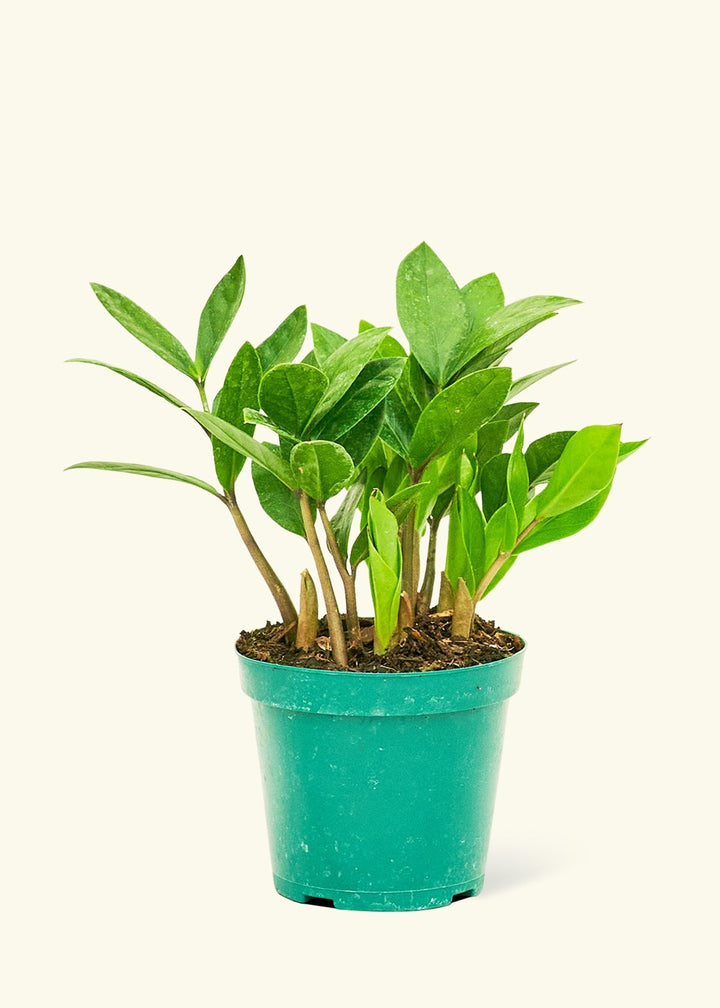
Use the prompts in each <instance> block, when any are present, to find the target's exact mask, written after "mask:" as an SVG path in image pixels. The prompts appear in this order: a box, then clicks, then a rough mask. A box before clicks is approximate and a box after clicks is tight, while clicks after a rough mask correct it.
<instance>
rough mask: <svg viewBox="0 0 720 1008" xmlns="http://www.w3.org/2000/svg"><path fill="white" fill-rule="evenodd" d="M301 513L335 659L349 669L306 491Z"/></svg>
mask: <svg viewBox="0 0 720 1008" xmlns="http://www.w3.org/2000/svg"><path fill="white" fill-rule="evenodd" d="M300 511H301V512H302V518H303V525H304V526H305V538H306V539H307V541H308V546H309V547H310V552H311V553H312V555H313V560H314V561H315V567H316V568H317V572H318V577H319V579H320V587H321V589H322V593H323V598H324V599H325V608H326V610H327V621H328V632H329V634H330V645H331V647H332V653H333V658H334V659H335V661H336V662H337V663H338V665H339V666H340V667H341V668H347V665H348V659H347V646H346V644H345V632H344V630H343V625H342V620H341V619H340V610H339V609H338V604H337V599H336V598H335V592H334V590H333V586H332V581H331V580H330V572H329V570H328V568H327V564H326V563H325V557H324V556H323V552H322V549H321V548H320V540H319V539H318V537H317V532H316V530H315V523H314V522H313V517H312V511H311V509H310V498H309V497H308V495H307V494H306V493H305V491H304V490H301V491H300Z"/></svg>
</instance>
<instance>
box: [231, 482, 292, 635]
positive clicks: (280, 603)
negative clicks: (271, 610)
mask: <svg viewBox="0 0 720 1008" xmlns="http://www.w3.org/2000/svg"><path fill="white" fill-rule="evenodd" d="M221 499H222V500H223V501H224V502H225V504H226V505H227V508H228V510H229V511H230V514H231V515H232V516H233V521H234V522H235V525H236V527H237V530H238V532H239V533H240V536H241V537H242V541H243V542H244V543H245V545H246V546H247V549H248V553H249V554H250V556H251V557H252V559H253V560H254V562H255V566H256V567H257V569H258V570H259V571H260V573H261V574H262V576H263V578H264V580H265V584H266V585H267V586H268V588H269V589H270V594H271V595H272V597H273V598H274V599H275V602H276V604H277V607H278V609H279V610H280V616H281V617H282V621H283V623H284V624H285V626H286V627H288V628H289V627H291V626H292V624H293V623H296V622H297V611H296V609H295V606H294V605H293V601H292V599H291V598H290V596H289V594H288V592H287V590H286V588H285V586H284V585H283V583H282V581H281V580H280V578H279V577H278V576H277V574H276V573H275V571H274V570H273V569H272V567H271V566H270V562H269V561H268V559H267V557H266V556H265V554H264V553H263V551H262V550H261V549H260V547H259V546H258V544H257V542H256V540H255V537H254V536H253V534H252V532H251V531H250V529H249V527H248V523H247V522H246V521H245V518H244V516H243V514H242V511H241V510H240V508H239V507H238V503H237V500H236V498H235V493H234V491H232V490H230V491H228V492H227V494H226V496H225V497H222V498H221Z"/></svg>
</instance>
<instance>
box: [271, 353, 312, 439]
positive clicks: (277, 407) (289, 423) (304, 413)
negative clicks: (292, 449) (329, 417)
mask: <svg viewBox="0 0 720 1008" xmlns="http://www.w3.org/2000/svg"><path fill="white" fill-rule="evenodd" d="M327 387H328V380H327V378H326V376H325V375H324V374H323V372H322V371H321V370H320V369H319V368H314V367H311V366H310V365H309V364H278V365H277V366H276V367H273V368H270V370H269V371H266V372H265V375H264V376H263V379H262V381H261V383H260V393H259V399H260V406H261V408H262V409H263V410H264V411H265V412H266V413H267V415H268V416H269V417H270V419H271V420H272V421H273V422H274V423H276V424H278V425H279V426H280V427H282V428H284V429H285V430H286V431H288V432H289V433H290V434H292V435H294V436H295V437H299V438H301V437H302V436H303V434H304V432H305V429H306V427H307V425H308V421H309V419H310V417H311V416H312V414H313V411H314V409H315V406H316V405H317V402H318V400H320V399H321V398H322V396H323V395H324V393H325V391H326V389H327Z"/></svg>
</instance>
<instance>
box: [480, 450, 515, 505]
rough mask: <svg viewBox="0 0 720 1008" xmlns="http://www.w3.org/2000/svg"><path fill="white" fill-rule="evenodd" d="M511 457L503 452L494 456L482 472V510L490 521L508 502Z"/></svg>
mask: <svg viewBox="0 0 720 1008" xmlns="http://www.w3.org/2000/svg"><path fill="white" fill-rule="evenodd" d="M509 464H510V455H509V453H508V452H503V453H501V454H500V455H494V456H493V457H492V458H491V459H489V460H488V461H487V462H486V463H485V465H484V466H483V467H482V470H481V472H480V491H481V493H482V509H483V514H484V515H485V518H486V520H487V521H489V520H490V519H491V518H492V516H493V515H494V514H495V512H496V511H497V510H498V508H501V507H502V506H503V504H504V503H505V501H506V500H507V473H508V465H509Z"/></svg>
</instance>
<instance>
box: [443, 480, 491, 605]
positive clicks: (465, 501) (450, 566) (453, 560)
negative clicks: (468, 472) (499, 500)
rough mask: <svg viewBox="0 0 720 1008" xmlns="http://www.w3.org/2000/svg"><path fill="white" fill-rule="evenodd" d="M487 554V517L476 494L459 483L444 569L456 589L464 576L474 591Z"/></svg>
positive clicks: (471, 590) (451, 510) (451, 515)
mask: <svg viewBox="0 0 720 1008" xmlns="http://www.w3.org/2000/svg"><path fill="white" fill-rule="evenodd" d="M484 558H485V521H484V519H483V516H482V513H481V511H480V508H479V507H478V505H477V502H476V500H475V498H474V497H473V496H472V495H471V494H469V493H468V492H467V490H464V489H463V488H462V487H458V489H457V492H456V494H455V499H454V501H453V503H452V506H451V508H450V522H449V525H448V548H447V562H446V564H445V573H446V575H447V577H448V580H449V581H450V584H451V585H452V588H453V591H456V590H457V586H458V580H459V579H460V578H462V579H463V581H464V582H465V584H466V585H467V587H468V590H469V592H470V595H474V594H475V589H476V588H477V585H478V582H479V580H480V578H481V577H482V573H483V562H484Z"/></svg>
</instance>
